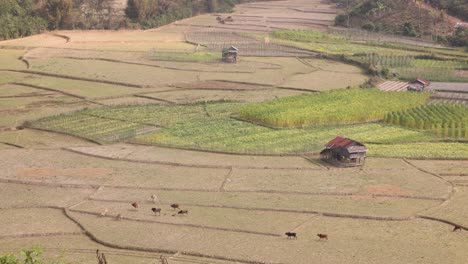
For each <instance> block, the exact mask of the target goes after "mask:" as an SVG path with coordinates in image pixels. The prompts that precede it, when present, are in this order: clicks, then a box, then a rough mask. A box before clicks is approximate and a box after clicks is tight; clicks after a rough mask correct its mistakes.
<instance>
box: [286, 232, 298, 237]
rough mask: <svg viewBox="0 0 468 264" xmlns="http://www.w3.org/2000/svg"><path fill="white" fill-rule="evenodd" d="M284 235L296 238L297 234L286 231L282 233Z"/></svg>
mask: <svg viewBox="0 0 468 264" xmlns="http://www.w3.org/2000/svg"><path fill="white" fill-rule="evenodd" d="M284 234H285V235H286V236H288V239H290V238H294V239H297V234H296V233H295V232H286V233H284Z"/></svg>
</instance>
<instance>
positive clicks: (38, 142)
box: [0, 129, 94, 148]
mask: <svg viewBox="0 0 468 264" xmlns="http://www.w3.org/2000/svg"><path fill="white" fill-rule="evenodd" d="M0 141H1V142H7V143H11V144H15V145H18V146H22V147H25V148H60V147H69V146H91V145H94V144H93V143H90V142H88V141H85V140H82V139H80V138H77V137H71V136H66V135H62V134H57V133H48V132H44V131H39V130H32V129H23V130H20V131H5V132H2V133H0Z"/></svg>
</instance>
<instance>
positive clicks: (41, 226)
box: [0, 208, 81, 236]
mask: <svg viewBox="0 0 468 264" xmlns="http://www.w3.org/2000/svg"><path fill="white" fill-rule="evenodd" d="M32 215H33V216H34V219H35V221H34V222H31V221H30V220H31V219H30V217H31V216H32ZM80 231H81V229H80V228H79V227H78V226H77V225H76V224H74V223H73V222H71V221H70V220H68V219H67V218H66V217H65V215H64V214H63V213H62V211H61V210H58V209H31V208H29V209H8V210H2V217H1V219H0V232H1V235H0V236H13V235H26V234H45V233H60V232H67V233H68V232H70V233H71V232H80Z"/></svg>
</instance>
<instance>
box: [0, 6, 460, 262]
mask: <svg viewBox="0 0 468 264" xmlns="http://www.w3.org/2000/svg"><path fill="white" fill-rule="evenodd" d="M335 12H336V10H335V9H334V8H333V6H331V5H329V4H325V3H322V2H320V1H318V0H317V1H315V0H314V1H304V0H291V1H288V2H286V1H275V2H258V3H250V4H245V5H240V6H238V7H237V9H236V11H235V12H234V13H232V14H230V15H231V16H233V18H234V22H233V23H226V24H225V25H222V24H219V23H218V22H217V21H216V18H215V16H213V15H204V16H199V17H195V18H191V19H186V20H183V21H180V22H177V23H175V24H173V25H169V26H166V27H162V28H159V29H153V30H148V31H137V30H128V31H60V32H55V33H53V34H42V35H37V36H33V37H29V38H24V39H18V40H10V41H2V42H0V47H1V49H0V69H2V70H16V71H17V72H13V71H0V85H1V86H0V108H1V109H0V111H1V112H2V113H3V115H2V116H3V118H0V126H2V129H4V130H8V131H1V132H0V155H1V157H2V158H1V159H0V167H1V168H2V170H1V172H0V214H1V215H2V216H5V217H0V222H1V225H0V233H2V234H3V236H0V254H3V253H5V252H18V251H19V250H20V249H22V248H28V247H31V246H32V245H34V244H40V245H42V247H43V249H44V251H45V256H46V257H47V258H49V257H58V256H59V255H60V254H61V252H62V250H63V252H64V257H65V260H66V261H67V263H68V262H71V263H86V264H88V263H89V264H92V263H96V259H95V250H96V249H98V248H99V249H100V250H101V251H102V252H104V253H105V254H106V258H107V259H108V260H109V262H110V263H117V264H120V263H122V264H124V263H125V264H127V263H136V264H140V263H141V264H144V263H155V262H156V263H159V256H160V255H164V256H166V257H167V258H168V260H169V263H171V264H173V263H175V264H183V263H184V264H186V263H204V264H223V263H225V264H228V263H265V262H266V263H294V264H297V263H304V264H309V263H310V262H311V260H314V261H315V260H316V261H318V262H320V263H355V262H356V263H357V262H359V263H361V262H362V263H383V264H387V263H388V264H396V263H421V264H423V263H424V264H432V263H434V264H436V263H445V262H447V261H449V262H451V263H455V264H459V263H460V264H464V263H465V262H466V260H467V259H468V255H467V254H468V253H467V252H466V250H465V247H466V244H467V243H468V238H467V236H466V233H465V231H463V232H460V233H458V232H454V233H452V232H451V230H452V228H453V226H450V225H451V224H458V225H463V226H464V227H468V226H466V225H467V224H466V221H465V220H464V218H466V205H465V204H466V202H465V200H466V197H465V196H466V195H465V191H466V190H465V189H464V188H465V185H467V181H466V180H465V179H464V176H466V175H465V171H466V168H467V167H468V165H467V164H468V163H467V161H466V158H467V156H468V149H467V148H466V143H461V142H458V143H455V142H452V143H451V142H447V143H444V142H437V138H436V137H435V136H434V135H432V134H428V133H423V132H421V131H416V130H411V129H407V128H401V127H397V126H390V125H388V126H387V125H383V124H379V123H370V124H355V125H346V126H342V125H340V126H335V127H317V128H308V129H272V128H269V127H265V126H259V125H257V124H254V123H249V122H246V121H245V120H239V119H236V118H238V115H236V114H238V112H239V109H240V108H241V107H242V106H243V105H244V104H245V102H255V103H257V102H264V101H267V100H272V99H276V98H277V97H278V98H282V97H285V96H291V95H293V96H298V95H301V94H311V92H313V93H316V92H318V91H326V90H334V89H340V88H346V87H348V86H351V87H357V86H359V85H360V84H362V83H364V82H365V80H366V78H368V76H366V75H365V74H364V71H363V70H362V69H361V68H359V67H356V66H352V65H349V64H345V63H342V62H338V61H337V60H327V59H324V58H323V57H322V56H321V57H322V58H315V57H311V55H314V54H316V53H317V52H320V53H327V54H336V55H341V54H343V55H353V54H357V55H356V56H352V57H349V58H347V59H350V60H352V61H354V62H359V63H361V62H362V59H365V58H366V56H367V55H366V54H367V53H369V52H378V53H379V54H380V55H382V56H389V57H394V56H397V55H404V56H411V57H415V56H418V55H427V54H430V53H432V54H434V55H436V56H440V57H443V58H444V59H450V60H452V61H444V62H438V63H437V64H434V61H433V60H420V59H416V60H415V61H414V63H415V65H416V66H417V67H424V68H425V67H427V68H432V69H440V68H452V69H458V70H460V69H462V68H463V67H464V66H463V65H461V66H460V65H458V64H456V63H455V62H454V61H453V58H454V57H457V58H458V59H464V58H465V57H466V53H462V52H460V51H458V50H445V49H436V48H431V49H429V48H427V49H423V48H419V47H414V46H405V45H400V46H398V45H385V44H382V43H377V44H375V43H374V44H373V43H362V42H361V43H358V42H355V41H351V40H349V39H346V38H343V37H337V38H333V37H332V38H330V36H329V35H326V34H318V33H317V32H308V31H303V32H302V33H303V35H302V36H299V37H300V38H297V37H298V36H295V35H292V37H295V40H294V41H293V40H290V39H288V38H290V37H291V35H290V33H291V32H289V31H283V33H286V34H285V35H283V36H278V35H277V34H275V33H273V34H272V35H269V34H270V32H272V31H274V30H277V29H287V28H306V29H311V28H312V29H313V28H324V26H325V25H329V24H332V23H333V18H334V13H335ZM222 16H227V15H226V14H222ZM232 32H236V33H234V34H233V33H232ZM288 34H289V35H288ZM194 38H198V39H194ZM187 40H189V41H192V42H195V43H202V44H204V45H206V46H207V47H203V46H197V45H193V44H190V43H187V42H186V41H187ZM266 42H269V43H266ZM233 44H234V45H238V46H239V47H240V48H241V56H240V58H239V63H237V64H232V65H230V64H224V63H219V60H218V59H219V56H220V50H219V49H220V48H221V47H224V46H226V45H233ZM280 44H287V45H288V46H287V47H286V46H281V45H280ZM291 46H292V47H291ZM297 47H299V48H305V49H307V51H304V50H300V51H298V49H297ZM210 49H212V50H211V51H213V52H215V53H213V54H211V53H204V52H207V51H209V50H210ZM196 52H198V53H196ZM242 52H244V53H242ZM249 52H250V55H254V54H256V55H257V56H258V55H262V56H265V55H268V54H270V55H272V54H274V55H275V56H276V55H280V54H281V55H282V56H284V55H289V56H296V55H298V54H300V55H301V56H306V57H305V58H304V57H301V58H295V57H281V58H280V57H268V56H266V57H251V56H245V55H247V54H249ZM154 54H156V56H154ZM158 54H159V57H158ZM163 55H164V56H163ZM207 57H209V58H210V59H209V60H208V62H207V61H206V60H205V58H207ZM337 57H338V56H337ZM200 58H201V59H200ZM213 58H214V59H213ZM21 59H23V60H21ZM201 61H203V62H201ZM457 67H458V68H457ZM27 70H30V71H31V70H32V71H35V72H30V71H27ZM53 75H55V76H53ZM210 101H216V102H210ZM393 110H396V109H393ZM44 117H45V118H44ZM23 121H30V122H28V123H29V125H30V124H31V123H32V126H33V127H37V128H40V129H46V130H54V131H57V132H60V133H51V132H46V131H42V130H36V129H28V128H26V129H21V130H15V128H22V127H19V126H20V125H22V123H23ZM27 125H28V124H27ZM63 133H68V134H71V135H65V134H63ZM336 135H344V136H348V137H351V138H353V139H356V140H359V141H361V142H363V143H366V145H367V146H368V147H369V149H370V152H369V154H370V156H396V157H407V158H453V159H460V160H438V161H434V160H412V159H405V160H404V159H401V158H374V157H371V158H368V159H367V162H366V165H365V166H364V167H363V168H357V169H337V168H333V167H327V166H329V165H327V164H325V163H322V162H321V161H320V160H319V158H318V156H317V155H314V154H311V153H316V152H318V151H320V150H321V149H322V148H323V144H324V143H326V142H327V141H329V140H330V139H331V138H333V137H335V136H336ZM77 136H78V137H77ZM86 139H92V140H95V141H99V142H100V143H106V145H102V146H100V145H97V144H96V143H94V142H91V141H89V140H86ZM115 141H132V142H133V143H135V142H136V143H143V144H149V145H152V144H154V145H159V147H158V146H142V145H138V144H126V143H119V144H112V143H115ZM428 142H430V143H428ZM162 146H170V147H176V148H165V147H162ZM177 148H188V149H193V150H192V151H190V150H183V149H177ZM200 150H203V151H200ZM206 151H215V152H228V153H224V154H221V153H210V152H206ZM236 153H237V154H238V153H244V155H236ZM249 153H250V154H256V155H248V154H249ZM298 153H300V154H304V153H306V154H307V155H304V156H300V155H294V156H281V155H284V154H298ZM258 154H275V156H263V155H258ZM278 154H280V155H278ZM454 190H455V191H454ZM152 194H156V195H157V196H158V201H157V203H156V204H153V202H152V201H151V199H150V196H151V195H152ZM135 201H137V202H139V203H140V205H141V207H140V208H139V209H138V210H135V209H133V207H131V205H130V204H131V203H132V202H135ZM171 203H179V204H180V205H181V208H182V209H188V210H189V215H187V216H172V214H174V213H175V210H172V209H171V208H170V207H169V205H170V204H171ZM152 207H161V208H162V214H161V216H157V215H155V214H154V213H153V212H151V210H150V209H151V208H152ZM106 209H107V210H108V212H107V215H106V216H105V217H100V214H101V213H103V212H104V211H105V210H106ZM118 214H121V215H122V216H123V219H121V220H118V219H117V218H116V216H117V215H118ZM423 216H431V217H435V218H441V219H440V220H442V222H441V221H436V220H431V219H423V218H420V217H423ZM370 219H372V220H370ZM443 221H448V222H447V223H444V222H443ZM116 230H118V232H116ZM287 231H293V232H297V233H298V239H297V240H288V239H286V237H285V236H284V233H285V232H287ZM317 233H327V234H328V235H329V240H328V241H319V240H318V238H317V237H316V234H317ZM162 250H166V251H164V252H163V251H162ZM203 257H205V258H203ZM227 259H229V260H231V261H228V260H227Z"/></svg>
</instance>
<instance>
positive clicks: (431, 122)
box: [384, 105, 468, 139]
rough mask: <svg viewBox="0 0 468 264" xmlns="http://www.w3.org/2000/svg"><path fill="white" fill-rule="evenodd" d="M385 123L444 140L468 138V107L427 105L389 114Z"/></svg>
mask: <svg viewBox="0 0 468 264" xmlns="http://www.w3.org/2000/svg"><path fill="white" fill-rule="evenodd" d="M384 122H386V123H388V124H394V125H399V126H404V127H409V128H414V129H418V130H424V131H428V132H431V133H433V134H435V135H437V136H438V137H443V138H458V139H467V138H468V107H465V106H460V105H427V106H422V107H418V108H413V109H410V110H406V111H400V112H391V113H388V114H387V115H386V116H385V118H384Z"/></svg>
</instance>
